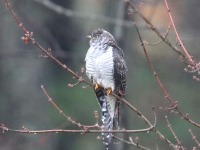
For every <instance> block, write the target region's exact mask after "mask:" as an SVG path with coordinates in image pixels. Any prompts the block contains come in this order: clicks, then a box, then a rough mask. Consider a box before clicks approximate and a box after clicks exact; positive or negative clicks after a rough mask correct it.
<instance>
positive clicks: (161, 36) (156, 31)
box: [124, 0, 185, 58]
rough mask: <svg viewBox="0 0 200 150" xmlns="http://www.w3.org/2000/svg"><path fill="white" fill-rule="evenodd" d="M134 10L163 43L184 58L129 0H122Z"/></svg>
mask: <svg viewBox="0 0 200 150" xmlns="http://www.w3.org/2000/svg"><path fill="white" fill-rule="evenodd" d="M124 1H125V2H126V3H127V4H128V5H129V6H130V7H131V8H132V9H133V11H134V12H135V14H137V15H138V16H139V17H141V18H142V19H143V20H144V21H145V22H146V24H147V25H148V26H149V28H150V29H151V30H152V31H153V32H155V33H156V34H157V36H158V37H160V38H161V39H162V40H163V41H164V43H165V44H167V45H168V46H169V47H170V48H171V49H172V50H174V51H175V52H176V53H178V54H179V55H181V56H182V57H183V58H185V55H184V54H183V53H182V52H181V51H180V50H179V49H178V48H176V47H174V46H173V44H172V43H171V42H170V41H169V40H168V39H167V38H165V37H164V36H163V35H162V34H161V32H160V31H159V30H158V29H157V28H156V27H155V26H154V25H153V24H152V23H151V22H150V21H149V20H148V19H147V18H146V17H145V16H144V15H143V14H142V13H140V12H139V11H137V9H136V8H135V7H134V6H133V4H132V3H131V2H130V1H129V0H124Z"/></svg>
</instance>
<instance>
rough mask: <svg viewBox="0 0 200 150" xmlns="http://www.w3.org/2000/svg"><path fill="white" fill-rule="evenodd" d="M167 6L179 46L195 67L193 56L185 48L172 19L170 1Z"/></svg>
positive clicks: (166, 2)
mask: <svg viewBox="0 0 200 150" xmlns="http://www.w3.org/2000/svg"><path fill="white" fill-rule="evenodd" d="M165 5H166V8H167V11H168V15H169V18H170V22H171V24H172V27H173V29H174V32H175V34H176V37H177V40H178V41H179V44H180V46H181V48H182V50H183V52H184V53H185V55H186V56H187V58H188V60H189V61H190V64H193V65H194V66H195V63H194V60H193V59H192V57H191V55H190V54H189V52H188V50H187V49H186V48H185V46H184V44H183V42H182V40H181V38H180V36H179V34H178V32H177V29H176V26H175V23H174V20H173V18H172V15H171V12H170V9H169V5H168V1H167V0H165Z"/></svg>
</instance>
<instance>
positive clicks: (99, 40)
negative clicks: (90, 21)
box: [88, 29, 116, 46]
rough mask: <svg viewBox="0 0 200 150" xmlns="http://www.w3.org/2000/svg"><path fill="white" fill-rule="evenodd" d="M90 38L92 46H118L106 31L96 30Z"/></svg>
mask: <svg viewBox="0 0 200 150" xmlns="http://www.w3.org/2000/svg"><path fill="white" fill-rule="evenodd" d="M88 37H89V38H90V46H97V45H105V44H108V45H109V44H112V45H113V44H116V42H115V39H114V37H113V36H112V35H111V34H110V33H109V32H107V31H106V30H104V29H95V30H94V31H93V32H92V34H91V36H88Z"/></svg>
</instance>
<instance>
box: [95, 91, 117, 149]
mask: <svg viewBox="0 0 200 150" xmlns="http://www.w3.org/2000/svg"><path fill="white" fill-rule="evenodd" d="M95 93H96V96H97V99H98V101H99V104H100V108H101V112H102V117H101V120H102V130H103V131H110V130H112V129H113V119H114V113H115V103H116V100H115V98H114V97H113V96H111V95H107V94H106V92H105V91H104V90H103V89H98V90H95ZM102 139H103V143H104V145H105V146H106V148H107V149H108V147H109V144H110V143H111V139H112V133H106V132H104V133H102Z"/></svg>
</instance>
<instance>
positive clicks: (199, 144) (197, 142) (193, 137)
mask: <svg viewBox="0 0 200 150" xmlns="http://www.w3.org/2000/svg"><path fill="white" fill-rule="evenodd" d="M188 131H189V132H190V134H191V136H192V139H193V140H194V142H195V143H196V144H197V147H199V148H200V142H199V141H198V139H197V137H196V136H195V135H194V133H193V132H192V130H191V129H189V130H188Z"/></svg>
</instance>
